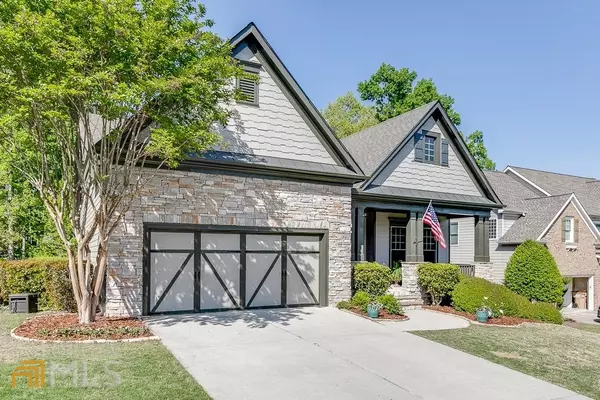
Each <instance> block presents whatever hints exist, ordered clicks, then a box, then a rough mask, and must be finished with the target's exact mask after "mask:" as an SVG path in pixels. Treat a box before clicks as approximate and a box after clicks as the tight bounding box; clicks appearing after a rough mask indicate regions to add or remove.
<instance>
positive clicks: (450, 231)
mask: <svg viewBox="0 0 600 400" xmlns="http://www.w3.org/2000/svg"><path fill="white" fill-rule="evenodd" d="M452 225H456V243H454V244H452ZM448 236H450V246H460V224H459V223H458V222H450V230H449V235H448Z"/></svg>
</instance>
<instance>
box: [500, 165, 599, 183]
mask: <svg viewBox="0 0 600 400" xmlns="http://www.w3.org/2000/svg"><path fill="white" fill-rule="evenodd" d="M506 168H518V169H525V170H527V171H536V172H544V173H546V174H553V175H562V176H570V177H572V178H581V179H590V180H592V181H595V180H597V179H596V178H593V177H589V176H581V175H573V174H565V173H562V172H553V171H546V170H543V169H535V168H527V167H519V166H517V165H507V166H506Z"/></svg>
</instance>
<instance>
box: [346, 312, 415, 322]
mask: <svg viewBox="0 0 600 400" xmlns="http://www.w3.org/2000/svg"><path fill="white" fill-rule="evenodd" d="M338 310H340V311H343V312H345V313H346V314H350V315H355V316H357V317H361V318H364V319H366V320H368V321H371V322H375V323H376V324H381V323H384V322H406V321H408V320H410V318H409V317H408V315H406V314H405V315H404V316H405V317H406V318H405V319H384V318H371V317H369V316H367V315H362V314H357V313H355V312H352V311H350V310H343V309H340V308H338Z"/></svg>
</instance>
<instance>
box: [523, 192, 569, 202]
mask: <svg viewBox="0 0 600 400" xmlns="http://www.w3.org/2000/svg"><path fill="white" fill-rule="evenodd" d="M565 196H569V197H571V196H575V193H574V192H571V193H563V194H553V195H551V196H539V197H528V198H525V199H523V200H542V199H552V198H555V197H565ZM575 197H577V196H575Z"/></svg>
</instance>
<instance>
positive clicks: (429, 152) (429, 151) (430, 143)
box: [423, 136, 435, 163]
mask: <svg viewBox="0 0 600 400" xmlns="http://www.w3.org/2000/svg"><path fill="white" fill-rule="evenodd" d="M423 150H424V160H425V162H428V163H434V162H435V138H434V137H433V136H425V143H424V148H423Z"/></svg>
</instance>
